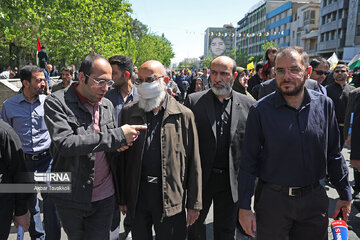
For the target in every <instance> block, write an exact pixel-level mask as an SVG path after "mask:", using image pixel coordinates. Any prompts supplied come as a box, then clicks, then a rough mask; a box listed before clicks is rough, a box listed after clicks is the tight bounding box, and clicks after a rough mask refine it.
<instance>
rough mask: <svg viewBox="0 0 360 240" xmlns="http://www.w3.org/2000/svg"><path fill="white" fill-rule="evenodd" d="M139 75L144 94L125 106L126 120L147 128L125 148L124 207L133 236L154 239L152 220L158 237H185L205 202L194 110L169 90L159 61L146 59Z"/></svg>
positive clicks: (140, 86)
mask: <svg viewBox="0 0 360 240" xmlns="http://www.w3.org/2000/svg"><path fill="white" fill-rule="evenodd" d="M138 76H139V78H138V79H137V80H136V84H137V85H138V86H137V90H138V93H139V100H138V101H134V102H132V103H130V104H127V105H125V106H124V108H123V110H122V113H121V124H143V125H146V126H147V130H146V131H141V133H140V135H139V138H138V139H137V140H136V141H135V142H134V143H133V145H132V147H131V148H129V149H128V150H126V151H125V152H123V154H122V157H123V161H125V168H124V169H120V170H121V172H122V176H123V177H122V178H121V179H122V191H121V194H120V196H121V197H123V199H122V201H123V202H122V204H123V206H122V209H127V214H129V215H130V216H131V217H132V221H131V233H132V237H133V239H134V240H137V239H139V240H142V239H152V226H154V229H155V234H156V239H158V240H168V239H173V240H176V239H179V240H180V239H181V240H183V239H185V237H186V226H189V225H192V224H193V223H194V222H195V220H196V219H197V218H198V216H199V211H200V209H201V207H202V204H201V166H200V156H199V146H198V136H197V131H196V126H195V119H194V115H193V114H192V112H191V111H190V110H189V109H188V108H186V107H185V106H183V105H182V104H180V103H178V102H177V101H176V100H175V99H174V98H173V97H172V96H170V95H169V94H168V93H167V90H166V88H167V84H168V82H169V77H168V76H167V75H166V71H165V68H164V66H163V65H162V64H161V63H160V62H158V61H154V60H150V61H147V62H145V63H144V64H143V65H141V67H140V68H139V74H138ZM125 205H126V207H125ZM185 208H186V209H187V212H186V211H185ZM186 215H187V216H186Z"/></svg>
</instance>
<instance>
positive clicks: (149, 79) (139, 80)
mask: <svg viewBox="0 0 360 240" xmlns="http://www.w3.org/2000/svg"><path fill="white" fill-rule="evenodd" d="M160 78H162V79H163V78H164V76H158V77H157V76H151V77H147V78H145V79H143V78H137V79H135V82H134V83H135V84H136V85H140V84H142V83H143V82H148V83H150V82H153V81H156V80H159V79H160Z"/></svg>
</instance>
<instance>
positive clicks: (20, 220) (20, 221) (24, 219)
mask: <svg viewBox="0 0 360 240" xmlns="http://www.w3.org/2000/svg"><path fill="white" fill-rule="evenodd" d="M14 225H15V226H16V227H18V226H19V225H20V226H21V227H22V228H23V229H24V232H26V231H28V230H29V226H30V212H29V211H27V213H25V214H24V215H21V216H14Z"/></svg>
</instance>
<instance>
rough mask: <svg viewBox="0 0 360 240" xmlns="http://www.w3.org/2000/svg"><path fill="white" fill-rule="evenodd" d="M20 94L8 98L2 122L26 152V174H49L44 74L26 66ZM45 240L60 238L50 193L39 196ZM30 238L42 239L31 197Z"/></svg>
mask: <svg viewBox="0 0 360 240" xmlns="http://www.w3.org/2000/svg"><path fill="white" fill-rule="evenodd" d="M20 80H21V83H22V85H23V87H22V93H19V94H17V95H15V96H14V97H11V98H9V99H7V100H6V101H5V102H4V104H3V106H2V111H1V117H2V119H3V120H4V121H5V122H7V123H8V124H9V125H11V126H12V127H13V128H14V130H15V132H16V133H17V134H18V136H19V138H20V140H21V143H22V148H23V150H24V153H25V165H26V168H27V170H28V171H29V172H39V173H45V172H50V170H51V164H52V157H51V155H50V151H49V147H50V143H51V139H50V135H49V132H48V129H47V128H46V125H45V122H44V116H45V114H44V101H45V97H46V96H45V95H44V94H43V93H44V89H45V86H46V83H45V81H46V80H45V75H44V72H43V70H42V69H40V68H38V67H37V66H33V65H27V66H24V67H23V68H21V70H20ZM41 195H42V198H43V206H44V208H43V209H44V227H45V234H46V239H55V240H57V239H60V236H61V231H60V229H61V227H60V221H59V218H58V216H57V212H56V209H55V205H54V204H53V203H52V202H51V201H50V196H49V194H46V193H42V194H41ZM29 210H30V214H31V222H30V228H29V234H30V237H31V238H32V239H45V234H44V230H43V225H42V223H41V216H40V207H39V200H38V199H37V197H36V195H35V194H34V195H33V197H32V198H31V201H30V203H29Z"/></svg>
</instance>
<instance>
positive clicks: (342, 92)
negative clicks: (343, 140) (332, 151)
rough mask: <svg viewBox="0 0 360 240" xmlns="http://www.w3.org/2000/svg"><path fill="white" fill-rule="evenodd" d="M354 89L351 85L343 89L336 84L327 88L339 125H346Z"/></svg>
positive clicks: (346, 85)
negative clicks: (347, 108) (347, 111)
mask: <svg viewBox="0 0 360 240" xmlns="http://www.w3.org/2000/svg"><path fill="white" fill-rule="evenodd" d="M354 89H355V87H353V86H350V85H349V84H345V86H344V87H341V85H340V84H338V83H336V82H333V83H331V84H330V85H328V86H326V91H327V96H328V97H329V98H331V99H332V100H333V102H334V106H335V114H336V120H337V121H338V123H339V124H344V121H345V111H346V105H347V102H348V100H349V94H350V92H351V91H352V90H354ZM341 137H342V136H341Z"/></svg>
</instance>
